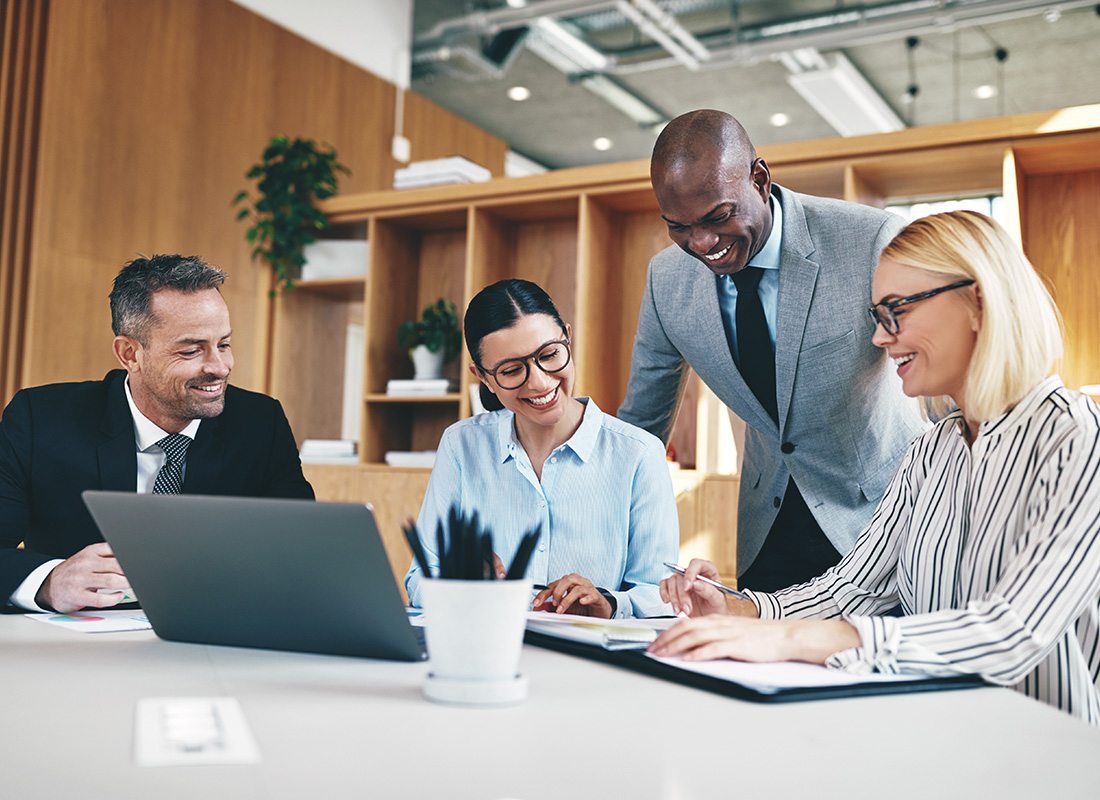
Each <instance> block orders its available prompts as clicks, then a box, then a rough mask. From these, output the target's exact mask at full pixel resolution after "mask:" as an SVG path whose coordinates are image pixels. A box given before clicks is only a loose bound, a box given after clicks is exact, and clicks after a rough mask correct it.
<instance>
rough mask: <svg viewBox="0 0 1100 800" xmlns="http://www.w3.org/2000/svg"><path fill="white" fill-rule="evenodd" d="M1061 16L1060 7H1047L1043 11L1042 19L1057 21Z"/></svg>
mask: <svg viewBox="0 0 1100 800" xmlns="http://www.w3.org/2000/svg"><path fill="white" fill-rule="evenodd" d="M1061 18H1062V9H1060V8H1058V7H1057V6H1053V7H1051V8H1048V9H1047V10H1046V11H1044V12H1043V19H1045V20H1046V21H1047V22H1051V23H1053V22H1057V21H1058V20H1060V19H1061Z"/></svg>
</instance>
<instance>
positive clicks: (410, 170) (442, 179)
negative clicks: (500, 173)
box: [393, 156, 493, 189]
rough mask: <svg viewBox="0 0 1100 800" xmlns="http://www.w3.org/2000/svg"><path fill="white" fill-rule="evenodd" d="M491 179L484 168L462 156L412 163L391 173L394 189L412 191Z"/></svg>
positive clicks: (490, 175)
mask: <svg viewBox="0 0 1100 800" xmlns="http://www.w3.org/2000/svg"><path fill="white" fill-rule="evenodd" d="M491 177H493V175H492V173H491V172H489V170H487V169H485V167H482V166H479V165H477V164H475V163H474V162H472V161H469V160H468V159H465V158H463V157H462V156H451V157H450V158H437V159H435V160H433V161H414V162H413V163H412V164H409V166H407V167H403V168H402V169H399V170H396V171H395V172H394V173H393V188H394V189H413V188H415V187H417V186H441V185H443V184H446V183H477V182H480V181H487V180H489V179H490V178H491Z"/></svg>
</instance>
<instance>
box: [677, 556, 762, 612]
mask: <svg viewBox="0 0 1100 800" xmlns="http://www.w3.org/2000/svg"><path fill="white" fill-rule="evenodd" d="M665 566H666V567H668V568H669V569H671V570H672V571H673V572H674V573H676V574H675V575H670V576H669V577H667V578H665V579H664V580H662V581H661V585H660V589H661V599H662V600H664V601H665V602H666V603H669V604H671V605H672V610H673V611H674V612H675V613H677V614H679V613H680V612H681V611H682V612H683V613H685V614H687V615H688V616H689V617H703V616H707V615H708V614H730V613H734V614H737V615H738V616H753V617H755V616H757V611H756V606H755V605H754V604H753V603H752V601H751V600H749V599H748V597H747V596H746V595H744V594H742V593H741V592H739V591H737V590H736V589H731V588H729V587H728V586H725V585H723V584H722V576H721V575H720V574H719V573H718V568H717V567H716V566H714V564H712V563H711V562H709V561H706V560H704V559H701V558H693V559H692V560H691V561H690V563H688V565H687V568H686V569H685V568H683V567H679V566H677V565H676V564H669V563H666V564H665ZM727 597H729V598H732V602H727V600H726V598H727Z"/></svg>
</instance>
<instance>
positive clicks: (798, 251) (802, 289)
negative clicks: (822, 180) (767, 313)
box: [775, 189, 818, 421]
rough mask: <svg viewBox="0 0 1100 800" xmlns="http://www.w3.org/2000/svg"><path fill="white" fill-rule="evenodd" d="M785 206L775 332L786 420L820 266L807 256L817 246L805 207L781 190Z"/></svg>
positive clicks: (778, 389) (781, 406)
mask: <svg viewBox="0 0 1100 800" xmlns="http://www.w3.org/2000/svg"><path fill="white" fill-rule="evenodd" d="M776 196H777V197H778V198H779V200H780V202H781V203H782V204H783V246H782V250H781V252H780V258H779V300H778V305H779V313H778V316H777V320H776V333H775V339H776V341H775V388H776V402H777V403H778V405H779V419H780V420H781V421H784V420H786V419H787V411H788V410H789V409H790V406H791V395H792V394H793V393H794V378H795V373H796V372H797V371H798V355H799V352H800V351H801V349H802V335H803V333H804V332H805V330H806V319H807V317H808V316H809V313H810V300H811V299H812V298H813V295H814V287H815V286H816V285H817V272H818V264H817V262H815V261H811V260H810V259H809V258H808V257H807V256H809V255H811V254H812V253H813V252H814V243H813V240H811V239H810V231H809V228H807V227H806V215H805V213H804V212H803V210H802V204H801V203H799V202H798V200H797V198H795V197H793V196H792V195H791V193H790V192H788V191H784V190H782V189H780V190H779V191H778V192H776Z"/></svg>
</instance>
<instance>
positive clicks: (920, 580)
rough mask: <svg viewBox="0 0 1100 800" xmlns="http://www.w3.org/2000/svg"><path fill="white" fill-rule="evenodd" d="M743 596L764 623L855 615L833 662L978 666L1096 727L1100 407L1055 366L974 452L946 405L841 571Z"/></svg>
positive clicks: (928, 669)
mask: <svg viewBox="0 0 1100 800" xmlns="http://www.w3.org/2000/svg"><path fill="white" fill-rule="evenodd" d="M749 594H750V595H751V597H752V598H753V600H754V602H755V603H756V604H757V606H758V607H759V608H760V615H761V617H763V618H766V619H769V618H770V619H775V618H780V617H803V618H806V617H812V618H827V617H837V616H843V617H844V618H845V619H847V620H848V621H849V622H851V623H852V624H853V625H854V626H855V627H856V629H857V630H858V631H859V635H860V639H861V646H860V647H858V648H854V649H851V650H844V651H842V652H840V653H836V654H834V655H833V656H832V657H831V658H830V659H829V661H828V666H830V667H836V668H840V669H846V670H850V671H856V672H859V671H872V670H877V671H879V672H888V673H897V672H922V673H927V674H932V675H958V674H978V675H981V676H982V677H983V678H985V679H986V680H987V681H990V682H992V683H996V684H999V685H1003V686H1011V687H1013V688H1014V689H1016V690H1017V691H1019V692H1022V693H1023V694H1026V695H1027V696H1029V697H1033V698H1036V699H1038V700H1042V701H1043V702H1045V703H1049V704H1050V705H1052V706H1055V707H1057V708H1060V709H1063V710H1064V711H1067V712H1069V713H1070V714H1072V715H1073V716H1075V717H1079V718H1080V719H1082V720H1085V721H1087V722H1089V723H1091V724H1093V725H1100V408H1098V407H1097V405H1096V404H1095V403H1094V402H1092V401H1091V400H1090V399H1088V398H1087V397H1085V396H1084V395H1081V394H1079V393H1077V392H1074V391H1070V390H1068V389H1066V388H1065V387H1064V386H1063V385H1062V382H1061V380H1060V379H1059V378H1057V377H1056V376H1055V377H1051V378H1047V379H1046V380H1044V381H1043V382H1042V383H1040V384H1039V385H1038V386H1037V387H1035V389H1033V390H1032V391H1031V392H1030V393H1029V394H1028V395H1027V396H1026V397H1025V398H1024V399H1023V400H1021V401H1020V403H1018V404H1017V405H1016V407H1015V408H1013V409H1012V410H1011V411H1009V412H1008V413H1007V414H1004V415H1003V416H1000V417H998V418H996V419H993V420H990V421H988V422H984V423H982V424H981V426H980V428H979V432H978V436H977V437H976V439H975V441H974V444H973V446H972V447H967V444H966V441H965V439H964V438H963V436H962V422H961V419H960V414H959V413H958V412H956V413H955V414H952V415H950V416H949V417H947V418H946V419H944V420H942V421H941V422H940V423H939V424H937V425H936V426H935V427H933V428H932V430H930V431H928V432H927V433H926V434H924V435H922V436H921V437H919V438H918V439H917V440H916V441H915V442H913V444H912V445H911V446H910V448H909V452H908V453H907V454H906V456H905V459H904V461H903V462H902V464H901V467H900V468H899V469H898V472H897V474H896V475H895V476H894V479H893V481H892V482H891V484H890V487H889V488H888V489H887V491H886V495H885V496H884V497H883V499H882V502H881V503H880V504H879V507H878V510H877V511H876V512H875V515H874V517H873V518H872V519H871V522H870V523H869V524H868V526H867V527H866V528H865V529H864V530H863V532H862V534H860V538H859V540H858V542H857V543H856V546H855V549H854V550H852V552H851V553H850V554H849V555H848V556H847V557H845V558H844V559H843V560H842V561H841V562H840V563H839V564H838V565H837V566H836V567H834V568H833V569H831V570H829V571H828V572H827V573H825V574H824V575H823V576H821V577H819V578H815V579H814V580H812V581H810V582H809V583H806V584H803V585H801V586H796V587H791V588H789V589H784V590H783V591H781V592H778V593H776V594H773V595H769V594H762V593H756V592H749ZM898 603H900V605H901V609H902V610H903V611H904V613H905V616H903V617H900V618H899V617H882V616H876V615H878V614H882V613H883V612H885V611H887V610H888V609H890V608H891V607H893V606H895V605H897V604H898Z"/></svg>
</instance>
